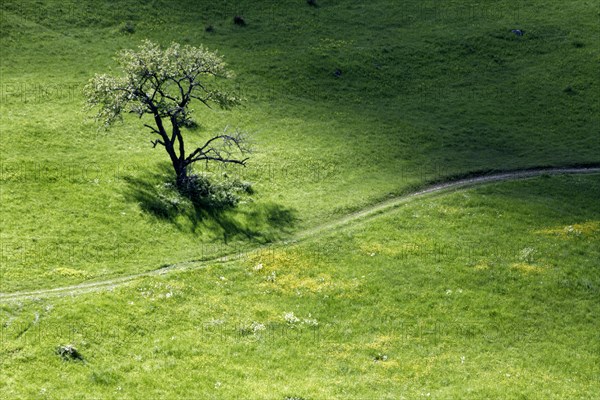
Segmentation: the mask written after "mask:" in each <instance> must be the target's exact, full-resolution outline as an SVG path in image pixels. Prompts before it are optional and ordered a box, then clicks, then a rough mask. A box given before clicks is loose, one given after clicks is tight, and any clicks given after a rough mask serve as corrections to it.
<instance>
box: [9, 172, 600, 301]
mask: <svg viewBox="0 0 600 400" xmlns="http://www.w3.org/2000/svg"><path fill="white" fill-rule="evenodd" d="M592 173H600V166H594V167H582V168H540V169H529V170H514V171H509V172H502V173H494V174H483V175H478V176H472V177H469V178H464V179H457V180H452V181H448V182H443V183H437V184H432V185H429V186H427V187H425V188H423V189H421V190H417V191H415V192H412V193H406V194H403V195H400V196H397V197H394V198H391V199H389V200H385V201H383V202H380V203H377V204H374V205H371V206H369V207H366V208H364V209H362V210H359V211H357V212H354V213H351V214H349V215H346V216H344V217H343V218H340V219H338V220H335V221H330V222H327V223H325V224H322V225H319V226H316V227H314V228H310V229H307V230H305V231H302V232H299V233H298V234H296V235H295V237H294V238H292V239H291V240H287V241H285V242H280V243H275V244H271V245H269V247H272V246H274V245H279V246H281V245H286V244H288V243H297V242H299V241H302V240H307V239H309V238H312V237H315V236H318V235H322V234H325V233H327V232H330V231H332V230H335V229H337V228H340V227H342V226H344V225H348V224H350V223H352V222H356V221H359V220H365V219H367V218H369V217H372V216H375V215H379V214H382V213H385V212H389V211H391V210H393V209H395V208H397V207H399V206H401V205H402V204H405V203H408V202H410V201H412V200H415V199H417V198H420V197H424V196H426V195H429V194H434V193H444V192H449V191H453V190H457V189H463V188H467V187H472V186H478V185H483V184H486V183H492V182H503V181H513V180H518V179H526V178H533V177H537V176H542V175H563V174H592ZM261 248H265V247H257V248H254V249H251V250H248V251H247V252H245V253H231V254H227V255H224V256H221V257H215V258H212V259H206V260H192V261H185V262H181V263H177V264H173V265H170V266H168V267H165V268H160V269H157V270H153V271H147V272H141V273H138V274H133V275H126V276H121V277H117V278H111V279H106V280H103V281H95V282H87V283H80V284H77V285H71V286H64V287H57V288H51V289H40V290H32V291H21V292H13V293H0V304H2V303H6V302H9V301H10V302H14V301H22V300H26V299H37V298H43V297H50V296H75V295H79V294H83V293H89V292H97V291H101V290H110V289H113V288H115V287H118V286H123V285H125V284H127V283H128V282H132V281H135V280H136V279H139V278H144V277H150V276H158V275H164V274H168V273H174V272H177V271H186V270H191V269H198V268H202V267H204V266H206V265H207V264H214V263H220V262H227V261H232V260H236V259H240V258H242V257H243V256H244V255H250V254H251V253H254V252H256V251H259V250H260V249H261Z"/></svg>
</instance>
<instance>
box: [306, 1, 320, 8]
mask: <svg viewBox="0 0 600 400" xmlns="http://www.w3.org/2000/svg"><path fill="white" fill-rule="evenodd" d="M306 2H307V3H308V5H309V6H311V7H318V6H319V5H318V4H317V0H306Z"/></svg>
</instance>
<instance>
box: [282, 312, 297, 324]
mask: <svg viewBox="0 0 600 400" xmlns="http://www.w3.org/2000/svg"><path fill="white" fill-rule="evenodd" d="M283 318H284V319H285V321H286V322H287V323H288V324H295V323H296V322H300V319H299V318H298V317H296V316H295V315H294V313H293V312H292V311H290V312H287V313H285V314H283Z"/></svg>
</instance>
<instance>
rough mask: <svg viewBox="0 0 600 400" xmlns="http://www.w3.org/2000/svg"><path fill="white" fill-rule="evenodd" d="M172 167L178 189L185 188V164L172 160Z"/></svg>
mask: <svg viewBox="0 0 600 400" xmlns="http://www.w3.org/2000/svg"><path fill="white" fill-rule="evenodd" d="M173 168H174V169H175V174H176V176H177V180H176V183H177V187H178V188H179V189H185V185H186V183H187V182H186V181H187V177H188V175H187V166H186V165H185V164H182V163H180V162H177V163H175V162H173Z"/></svg>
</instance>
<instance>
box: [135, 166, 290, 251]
mask: <svg viewBox="0 0 600 400" xmlns="http://www.w3.org/2000/svg"><path fill="white" fill-rule="evenodd" d="M124 180H125V182H126V188H125V193H124V195H125V198H126V199H127V200H128V201H132V202H135V203H138V204H139V207H140V209H141V210H142V211H143V212H144V213H146V214H148V215H150V216H152V217H154V218H156V219H157V220H161V221H166V222H169V223H171V224H173V225H174V226H176V227H177V228H178V229H179V230H180V231H182V232H191V233H196V234H200V235H206V236H209V237H213V238H217V237H220V238H222V239H223V240H224V241H225V242H227V241H229V240H232V239H234V238H246V239H250V240H254V241H257V242H260V243H269V242H272V241H274V240H277V239H279V238H281V237H282V236H285V235H286V234H289V233H290V232H291V230H292V229H293V228H294V226H295V225H296V222H297V220H298V218H297V216H296V212H295V211H294V210H292V209H288V208H285V207H283V206H281V205H279V204H275V203H257V202H253V201H251V199H249V198H248V196H246V197H245V198H242V202H241V203H240V204H239V205H238V206H237V207H233V206H231V205H230V204H227V203H226V202H222V201H218V200H217V201H212V202H206V201H194V200H193V199H190V198H189V196H185V195H182V194H181V193H179V192H178V191H177V190H176V189H175V188H174V186H173V185H171V184H169V182H170V181H172V180H173V179H172V176H171V172H170V166H169V165H168V164H164V165H161V172H160V173H152V172H146V173H143V174H141V175H139V176H127V177H125V178H124ZM244 200H249V201H247V202H244Z"/></svg>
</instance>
